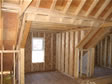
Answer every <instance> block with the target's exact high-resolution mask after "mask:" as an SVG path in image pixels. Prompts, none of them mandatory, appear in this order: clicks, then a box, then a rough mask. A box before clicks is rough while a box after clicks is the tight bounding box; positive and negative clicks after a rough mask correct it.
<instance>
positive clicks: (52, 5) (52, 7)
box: [50, 0, 57, 10]
mask: <svg viewBox="0 0 112 84" xmlns="http://www.w3.org/2000/svg"><path fill="white" fill-rule="evenodd" d="M56 2H57V0H53V2H52V4H51V7H50V10H54V8H55V5H56Z"/></svg>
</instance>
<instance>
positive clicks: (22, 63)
mask: <svg viewBox="0 0 112 84" xmlns="http://www.w3.org/2000/svg"><path fill="white" fill-rule="evenodd" d="M24 80H25V76H24V48H21V49H20V84H25V81H24Z"/></svg>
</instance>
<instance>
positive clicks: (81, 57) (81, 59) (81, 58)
mask: <svg viewBox="0 0 112 84" xmlns="http://www.w3.org/2000/svg"><path fill="white" fill-rule="evenodd" d="M82 61H83V50H82V51H81V55H80V77H82V65H83V64H82V63H83V62H82Z"/></svg>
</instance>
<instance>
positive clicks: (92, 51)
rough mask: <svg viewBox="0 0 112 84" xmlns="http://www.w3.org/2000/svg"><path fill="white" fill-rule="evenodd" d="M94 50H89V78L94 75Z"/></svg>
mask: <svg viewBox="0 0 112 84" xmlns="http://www.w3.org/2000/svg"><path fill="white" fill-rule="evenodd" d="M94 61H95V48H91V49H90V77H92V76H93V75H94V63H95V62H94Z"/></svg>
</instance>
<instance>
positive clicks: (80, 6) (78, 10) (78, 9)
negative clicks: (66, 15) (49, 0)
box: [74, 0, 86, 15]
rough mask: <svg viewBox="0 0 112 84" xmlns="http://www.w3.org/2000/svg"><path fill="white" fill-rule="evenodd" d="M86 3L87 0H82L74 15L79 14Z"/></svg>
mask: <svg viewBox="0 0 112 84" xmlns="http://www.w3.org/2000/svg"><path fill="white" fill-rule="evenodd" d="M85 3H86V0H81V2H80V4H79V6H78V7H77V9H76V11H75V13H74V15H78V14H79V12H80V11H81V9H82V7H83V6H84V4H85Z"/></svg>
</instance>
